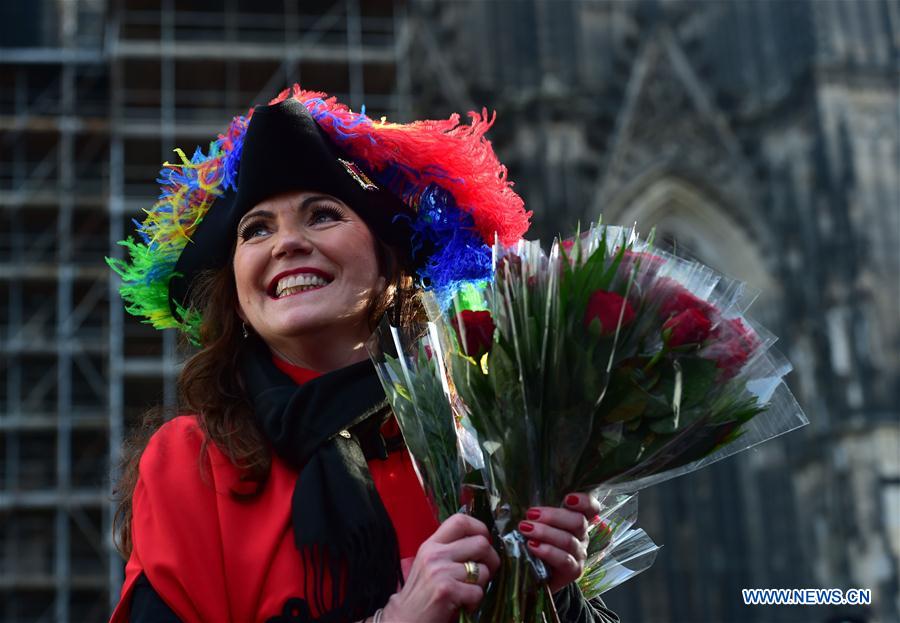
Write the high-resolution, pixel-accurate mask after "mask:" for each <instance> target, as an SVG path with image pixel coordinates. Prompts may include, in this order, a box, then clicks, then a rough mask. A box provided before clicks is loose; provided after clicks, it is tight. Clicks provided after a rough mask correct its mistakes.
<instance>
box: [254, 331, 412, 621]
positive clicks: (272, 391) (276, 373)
mask: <svg viewBox="0 0 900 623" xmlns="http://www.w3.org/2000/svg"><path fill="white" fill-rule="evenodd" d="M245 344H246V346H245V347H244V354H243V357H242V363H241V368H242V372H243V376H244V382H245V384H246V388H247V394H248V397H249V399H250V402H251V405H252V406H253V411H254V414H255V417H256V421H257V423H258V424H259V426H260V428H261V429H262V431H263V434H264V435H265V436H266V437H267V438H268V440H269V441H270V442H271V443H272V446H273V448H274V449H275V452H276V453H277V454H278V456H279V457H281V459H282V460H284V461H286V462H287V463H288V464H289V465H291V466H292V467H294V468H296V469H298V470H300V475H299V476H298V478H297V484H296V485H294V494H293V497H292V499H291V519H292V522H293V527H294V540H295V543H296V546H297V549H298V550H299V551H300V554H301V557H302V559H303V563H304V568H305V574H306V576H305V577H306V587H305V588H306V599H307V600H308V601H310V603H312V604H314V606H315V608H316V609H317V610H318V611H319V612H325V613H327V615H323V618H322V620H328V621H355V620H359V619H362V618H363V617H365V616H367V615H370V614H371V613H372V612H374V611H375V610H376V609H378V608H380V607H382V606H384V604H385V603H387V600H388V598H389V597H390V596H391V595H392V594H393V593H394V592H396V590H397V586H398V583H399V582H400V581H401V580H402V575H401V571H400V553H399V548H398V545H397V535H396V534H395V532H394V526H393V524H392V523H391V520H390V517H389V516H388V514H387V511H386V510H385V508H384V505H383V504H382V502H381V497H380V496H379V495H378V491H377V490H376V489H375V485H374V483H373V482H372V477H371V475H370V474H369V468H368V465H367V464H366V460H367V458H375V456H379V457H381V458H386V456H387V454H386V452H385V448H384V443H383V441H382V440H381V437H380V434H379V429H380V427H381V424H382V423H383V422H384V420H385V418H386V417H387V416H388V415H389V414H390V407H389V405H388V403H387V400H386V398H385V395H384V390H383V389H382V387H381V383H380V382H379V381H378V376H377V375H376V373H375V368H374V366H373V365H372V362H371V361H364V362H360V363H357V364H353V365H351V366H348V367H346V368H342V369H340V370H335V371H334V372H330V373H328V374H324V375H322V376H320V377H318V378H316V379H313V380H312V381H310V382H308V383H306V384H304V385H302V386H298V385H297V384H296V383H294V381H293V380H292V379H291V378H290V377H288V376H287V375H286V374H284V373H283V372H282V371H281V370H279V369H278V368H277V367H276V366H275V364H274V363H273V362H272V354H271V353H270V352H269V349H268V347H267V346H266V345H265V344H264V343H263V342H262V341H261V340H259V339H258V338H256V337H254V336H251V337H250V338H248V339H247V341H246V342H245ZM367 454H368V456H367ZM326 574H327V577H329V578H330V581H331V586H332V587H333V590H332V595H331V599H330V600H326V599H325V598H324V592H323V589H324V584H323V580H324V578H325V577H326ZM341 586H343V590H339V589H340V587H341Z"/></svg>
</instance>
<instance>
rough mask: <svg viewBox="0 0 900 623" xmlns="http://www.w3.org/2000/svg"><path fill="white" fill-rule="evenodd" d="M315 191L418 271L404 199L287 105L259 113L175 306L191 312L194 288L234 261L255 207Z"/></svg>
mask: <svg viewBox="0 0 900 623" xmlns="http://www.w3.org/2000/svg"><path fill="white" fill-rule="evenodd" d="M297 190H314V191H317V192H323V193H327V194H329V195H333V196H334V197H337V198H338V199H340V200H341V201H343V202H344V203H346V204H347V205H348V206H350V208H351V209H352V210H353V211H354V212H356V213H357V214H359V216H360V218H362V219H363V220H364V221H365V222H366V224H367V225H368V226H369V227H370V228H371V229H372V232H373V233H374V235H375V236H376V237H378V238H379V239H380V240H382V241H383V242H386V243H388V244H390V245H392V246H395V247H398V248H400V249H402V250H403V251H405V253H406V257H405V258H404V259H405V260H406V261H407V262H408V263H409V264H410V265H412V257H411V254H412V253H411V250H410V239H411V235H412V231H411V229H410V227H409V226H408V223H409V219H405V218H399V219H398V218H396V217H397V216H399V215H407V216H409V217H410V218H414V216H415V214H414V212H413V211H412V209H411V208H410V207H408V206H407V205H406V204H405V203H404V202H403V201H401V199H400V198H399V197H398V196H397V195H395V194H394V193H392V192H391V191H389V190H387V189H386V188H382V187H380V186H378V185H377V184H375V183H374V182H373V181H372V177H371V176H370V174H369V173H368V172H366V171H365V170H364V169H363V168H362V167H361V166H360V165H359V164H357V163H356V162H354V161H353V160H352V159H351V158H350V157H348V156H347V155H346V154H344V153H343V152H342V151H341V150H340V149H339V148H338V147H337V146H336V145H335V144H334V142H333V141H332V140H331V139H330V138H329V137H328V135H327V134H326V133H325V131H324V130H323V129H322V128H321V127H320V126H319V124H318V123H316V121H315V119H313V118H312V115H310V113H309V111H308V110H307V108H306V106H304V105H303V103H301V102H299V101H297V100H295V99H292V98H288V99H286V100H284V101H283V102H279V103H278V104H274V105H272V106H257V107H256V108H255V109H254V110H253V115H252V117H251V118H250V123H249V125H248V127H247V133H246V135H245V137H244V143H243V149H242V152H241V160H240V169H239V172H238V177H237V192H234V191H226V193H225V194H224V195H222V196H221V197H219V198H218V199H216V202H215V204H214V205H213V206H212V207H211V208H210V209H209V211H208V212H207V214H206V216H205V217H204V218H203V220H202V221H201V222H200V223H199V225H197V228H196V229H195V230H194V233H193V235H192V236H191V241H190V242H188V244H187V245H186V246H185V247H184V250H183V251H182V252H181V255H180V256H179V258H178V262H177V263H176V264H175V272H174V274H173V276H172V279H171V280H170V281H169V306H170V308H171V310H172V313H173V315H175V316H176V317H179V316H180V315H179V314H178V311H177V306H178V305H181V306H182V307H183V308H187V307H189V302H190V301H189V299H190V288H191V284H192V283H193V281H194V279H195V278H196V277H197V276H198V275H199V274H200V273H201V272H203V271H205V270H211V269H212V270H215V269H219V268H221V267H223V266H224V265H225V264H226V263H227V262H228V261H229V260H230V259H231V253H232V248H233V245H234V242H235V239H236V237H237V225H238V223H239V222H240V220H241V217H243V216H244V214H246V213H247V212H248V211H249V210H250V209H251V208H252V207H254V206H255V205H257V204H259V203H261V202H262V201H265V200H266V199H269V198H271V197H274V196H276V195H280V194H283V193H286V192H291V191H297Z"/></svg>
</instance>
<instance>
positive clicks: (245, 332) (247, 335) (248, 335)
mask: <svg viewBox="0 0 900 623" xmlns="http://www.w3.org/2000/svg"><path fill="white" fill-rule="evenodd" d="M241 328H242V329H243V330H244V339H245V340H246V339H247V338H248V337H250V333H249V332H248V331H247V323H246V322H242V323H241Z"/></svg>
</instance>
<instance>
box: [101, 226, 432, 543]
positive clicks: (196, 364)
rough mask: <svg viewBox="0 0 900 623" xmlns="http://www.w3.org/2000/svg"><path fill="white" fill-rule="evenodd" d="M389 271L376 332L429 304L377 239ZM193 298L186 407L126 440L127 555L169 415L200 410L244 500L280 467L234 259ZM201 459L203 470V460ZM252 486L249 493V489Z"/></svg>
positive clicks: (154, 417)
mask: <svg viewBox="0 0 900 623" xmlns="http://www.w3.org/2000/svg"><path fill="white" fill-rule="evenodd" d="M375 248H376V255H377V258H378V263H379V269H380V272H381V275H382V276H384V277H385V278H386V279H387V287H386V288H385V290H384V291H383V292H382V293H381V295H380V296H378V297H376V298H375V299H373V300H372V301H371V302H370V303H369V309H368V318H369V326H370V328H371V329H374V328H375V326H376V325H377V324H378V322H379V321H380V319H381V317H382V316H383V315H384V314H385V313H386V312H388V311H390V313H391V316H392V318H393V319H394V321H395V322H396V321H400V320H401V318H402V319H409V318H414V317H421V316H422V315H423V309H422V306H421V301H420V299H419V290H418V289H417V288H416V286H415V285H414V284H415V282H414V279H413V277H412V270H411V269H409V268H408V267H407V266H406V265H405V262H404V261H402V260H401V259H400V258H403V257H405V254H404V253H403V252H402V251H400V250H399V249H396V248H393V247H391V246H388V245H387V244H385V243H383V242H382V241H380V240H379V239H377V238H376V239H375ZM191 300H192V302H193V305H194V307H195V308H196V309H199V310H200V311H201V312H202V314H203V323H202V325H201V329H200V343H201V347H200V350H199V351H198V352H196V353H195V354H194V355H192V356H191V357H190V358H189V359H188V360H187V361H186V362H185V364H184V366H183V367H182V369H181V372H180V373H179V375H178V405H177V407H176V409H175V411H174V413H167V410H166V409H165V408H163V407H162V406H157V407H153V408H151V409H150V410H149V411H147V412H146V413H145V414H144V416H143V418H142V423H141V425H140V426H139V427H138V428H136V429H135V430H134V431H133V433H132V434H131V435H129V437H128V439H127V440H126V442H125V444H124V448H123V453H122V462H121V464H120V469H121V472H120V474H121V475H120V477H119V480H118V481H117V483H116V485H115V487H114V488H113V495H114V498H115V500H116V503H117V507H116V513H115V517H114V520H113V533H114V540H115V543H116V548H117V549H118V550H119V552H120V553H121V554H122V556H124V557H125V558H128V557H129V556H130V555H131V549H132V546H133V543H132V540H131V522H132V497H133V495H134V488H135V485H136V484H137V481H138V475H139V474H138V467H139V464H140V460H141V456H142V455H143V452H144V449H145V448H146V447H147V444H148V443H149V441H150V438H151V437H152V436H153V433H155V432H156V431H157V429H159V427H160V426H162V424H163V423H164V422H165V421H166V420H167V419H168V416H169V415H176V414H195V415H196V416H197V422H198V424H199V425H200V429H201V430H202V431H203V433H204V440H203V446H202V447H201V451H200V456H202V455H203V454H204V453H205V452H206V447H207V444H208V443H210V442H212V443H214V444H215V445H216V446H217V447H218V448H219V449H220V450H221V451H222V452H223V453H224V454H225V455H226V456H227V457H228V458H229V459H230V460H231V461H232V462H233V463H234V464H235V465H236V466H238V467H239V468H240V469H241V471H242V477H241V480H242V481H243V482H242V484H249V485H250V486H247V487H241V490H240V491H235V490H232V491H231V492H230V493H231V496H232V497H233V498H235V499H238V500H250V499H253V498H254V497H256V496H257V495H259V493H261V492H262V490H263V487H264V486H265V484H266V481H267V479H268V477H269V471H270V469H271V466H272V454H271V449H270V447H269V445H268V444H267V442H266V439H265V437H264V436H263V434H262V432H261V431H260V429H259V428H258V426H257V424H256V421H255V419H254V418H253V414H252V411H251V407H250V403H249V401H248V399H247V396H246V393H245V390H244V383H243V379H242V378H241V374H240V372H239V366H238V357H239V353H240V342H241V340H243V339H244V338H243V327H242V321H241V319H240V318H239V317H238V315H237V309H238V303H237V291H236V286H235V277H234V269H233V266H232V263H231V262H228V265H227V266H225V267H224V268H222V269H219V270H217V271H209V272H207V273H205V274H203V275H201V276H200V277H198V278H197V279H196V280H195V282H194V284H193V285H192V290H191ZM200 456H198V468H199V465H201V464H202V463H201V461H200ZM248 491H249V493H248Z"/></svg>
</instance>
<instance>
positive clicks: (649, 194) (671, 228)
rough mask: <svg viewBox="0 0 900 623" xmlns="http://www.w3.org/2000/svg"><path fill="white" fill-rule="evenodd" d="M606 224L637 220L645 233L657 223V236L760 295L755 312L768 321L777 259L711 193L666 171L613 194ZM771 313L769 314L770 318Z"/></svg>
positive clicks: (772, 308) (775, 292)
mask: <svg viewBox="0 0 900 623" xmlns="http://www.w3.org/2000/svg"><path fill="white" fill-rule="evenodd" d="M603 220H604V222H606V223H615V224H622V225H631V224H632V223H635V222H636V223H637V224H638V230H639V231H640V232H641V234H642V235H646V234H648V233H649V232H650V230H651V228H653V227H656V237H657V240H660V241H662V242H663V243H666V244H667V245H674V246H675V249H676V252H678V255H681V256H683V257H693V258H695V259H697V260H699V261H701V262H703V263H705V264H708V265H710V266H712V267H714V268H715V269H716V270H718V271H720V272H722V273H724V274H726V275H728V276H730V277H734V278H736V279H740V280H741V281H744V282H746V283H747V284H748V285H749V286H750V287H751V288H753V289H754V290H756V291H757V292H759V293H760V298H759V300H758V302H757V303H756V304H754V314H753V315H754V316H755V317H757V318H759V319H760V320H761V321H763V322H770V321H771V320H772V317H771V316H772V314H773V313H774V312H775V309H776V307H775V305H774V302H775V300H777V299H778V298H780V293H779V285H778V283H777V282H776V281H775V280H774V279H773V277H772V268H773V267H774V263H773V262H772V259H774V258H765V257H764V255H763V253H762V251H761V249H760V247H759V245H758V244H757V242H756V241H754V239H753V237H752V235H751V234H750V233H749V232H747V230H746V229H745V228H744V227H742V226H741V224H740V222H739V221H738V220H737V219H735V218H734V217H733V216H732V215H731V214H730V211H729V210H728V206H726V205H723V203H722V201H721V200H720V199H717V198H716V197H715V196H714V195H713V194H712V193H710V192H708V191H706V190H704V189H703V188H701V187H699V186H698V185H697V184H695V183H693V182H691V181H690V180H687V179H685V178H683V177H680V176H675V175H662V176H659V177H657V178H656V179H654V180H652V181H650V182H649V183H648V184H646V185H644V186H643V187H642V188H640V189H638V190H637V191H636V192H633V193H628V196H627V197H626V196H620V197H614V198H613V200H612V201H611V202H610V203H609V204H608V206H607V209H606V210H605V211H604V214H603ZM766 316H768V318H767V317H766Z"/></svg>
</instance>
